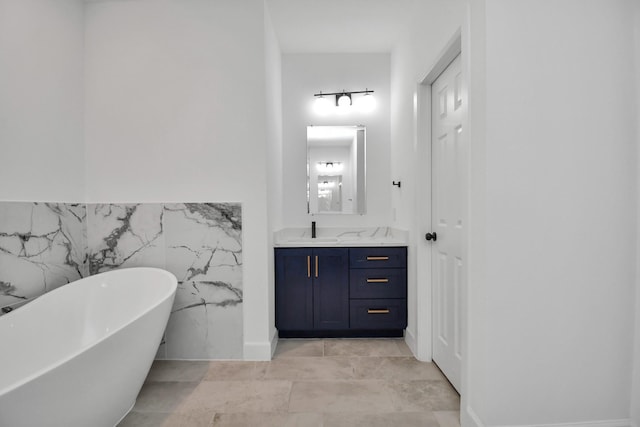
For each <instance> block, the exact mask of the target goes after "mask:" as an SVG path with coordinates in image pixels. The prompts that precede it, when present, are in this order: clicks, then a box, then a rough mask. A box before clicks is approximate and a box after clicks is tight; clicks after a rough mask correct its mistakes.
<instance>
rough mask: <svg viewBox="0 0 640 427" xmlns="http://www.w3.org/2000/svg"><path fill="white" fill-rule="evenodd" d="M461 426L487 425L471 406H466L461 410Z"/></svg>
mask: <svg viewBox="0 0 640 427" xmlns="http://www.w3.org/2000/svg"><path fill="white" fill-rule="evenodd" d="M460 427H485V425H484V423H483V422H482V421H480V417H478V414H476V413H475V411H474V410H473V409H471V407H470V406H468V405H467V406H465V410H464V411H460Z"/></svg>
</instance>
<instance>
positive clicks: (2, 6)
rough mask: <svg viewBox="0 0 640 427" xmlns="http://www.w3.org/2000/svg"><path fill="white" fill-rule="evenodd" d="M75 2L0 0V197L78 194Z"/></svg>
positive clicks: (73, 197) (76, 197)
mask: <svg viewBox="0 0 640 427" xmlns="http://www.w3.org/2000/svg"><path fill="white" fill-rule="evenodd" d="M82 10H83V5H82V2H81V1H79V0H78V1H75V0H68V1H55V2H53V1H50V0H0V64H1V65H0V158H2V167H1V168H0V183H1V184H0V199H1V200H24V201H67V202H79V201H82V198H83V194H84V179H83V178H84V177H83V173H84V169H83V162H84V148H83V144H82V85H83V81H82V39H83V37H82V32H83V23H82V18H83V14H82Z"/></svg>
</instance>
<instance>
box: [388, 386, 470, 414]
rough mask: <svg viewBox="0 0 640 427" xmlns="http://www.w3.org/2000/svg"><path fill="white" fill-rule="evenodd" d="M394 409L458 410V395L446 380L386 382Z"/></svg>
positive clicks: (408, 410) (411, 410) (401, 410)
mask: <svg viewBox="0 0 640 427" xmlns="http://www.w3.org/2000/svg"><path fill="white" fill-rule="evenodd" d="M387 386H388V387H389V389H390V392H391V400H392V402H393V407H394V410H395V411H398V412H405V411H407V412H415V411H418V412H419V411H425V410H431V411H447V410H459V408H460V396H458V393H456V391H455V390H454V389H453V387H452V386H451V385H450V384H449V383H448V382H446V381H431V380H416V381H391V382H388V383H387Z"/></svg>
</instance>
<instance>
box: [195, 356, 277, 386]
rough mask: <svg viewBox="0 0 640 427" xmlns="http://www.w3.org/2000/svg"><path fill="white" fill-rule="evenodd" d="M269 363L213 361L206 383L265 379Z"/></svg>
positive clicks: (205, 378)
mask: <svg viewBox="0 0 640 427" xmlns="http://www.w3.org/2000/svg"><path fill="white" fill-rule="evenodd" d="M267 366H268V363H267V362H244V361H217V360H216V361H212V362H210V364H209V369H208V371H207V372H206V374H205V375H204V378H203V379H204V380H205V381H246V380H259V379H262V378H264V374H265V371H266V369H267Z"/></svg>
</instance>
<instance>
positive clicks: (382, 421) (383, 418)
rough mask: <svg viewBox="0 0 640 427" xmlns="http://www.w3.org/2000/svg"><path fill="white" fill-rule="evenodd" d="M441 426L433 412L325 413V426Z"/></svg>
mask: <svg viewBox="0 0 640 427" xmlns="http://www.w3.org/2000/svg"><path fill="white" fill-rule="evenodd" d="M391 426H393V427H440V426H439V425H438V421H437V419H436V417H435V416H434V414H433V413H432V412H394V413H388V414H361V413H348V414H344V413H342V414H325V416H324V424H323V427H391Z"/></svg>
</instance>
